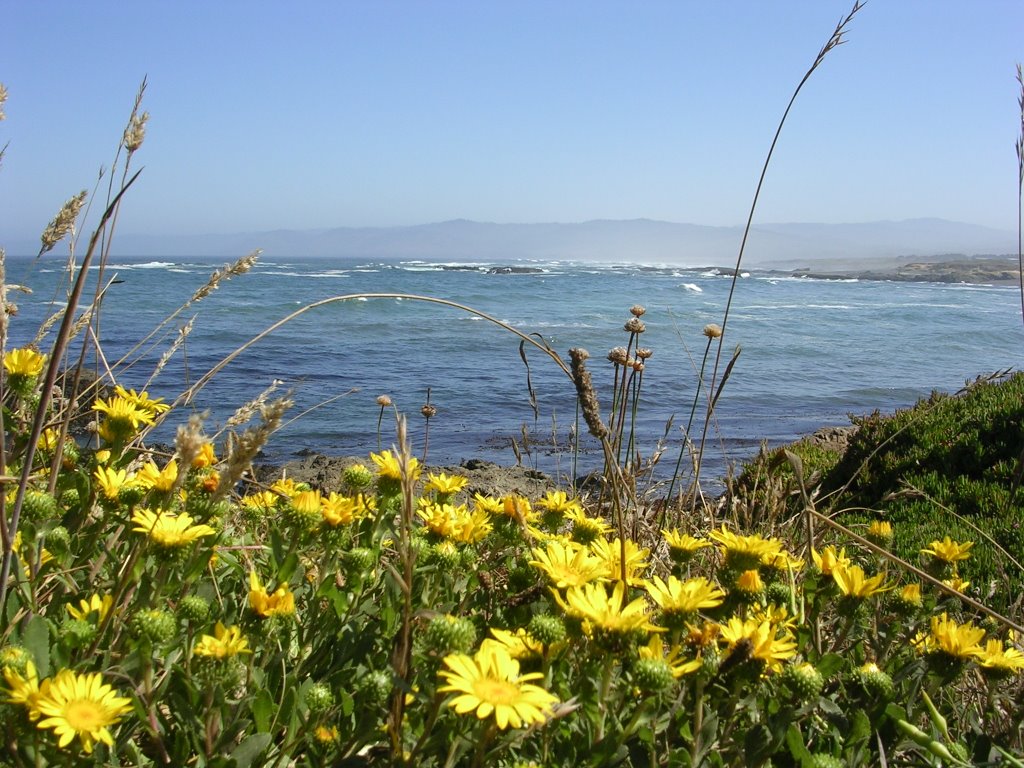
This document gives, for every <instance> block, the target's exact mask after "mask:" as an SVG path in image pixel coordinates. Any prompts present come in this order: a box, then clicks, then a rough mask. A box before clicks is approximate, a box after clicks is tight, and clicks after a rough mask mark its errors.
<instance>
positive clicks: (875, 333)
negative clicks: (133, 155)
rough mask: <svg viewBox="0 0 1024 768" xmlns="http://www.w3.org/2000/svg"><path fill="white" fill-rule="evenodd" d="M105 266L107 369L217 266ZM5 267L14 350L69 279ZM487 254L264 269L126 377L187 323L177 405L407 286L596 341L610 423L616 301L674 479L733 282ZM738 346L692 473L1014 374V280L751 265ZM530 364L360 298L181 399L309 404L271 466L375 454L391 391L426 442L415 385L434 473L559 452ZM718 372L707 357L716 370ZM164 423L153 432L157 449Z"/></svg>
mask: <svg viewBox="0 0 1024 768" xmlns="http://www.w3.org/2000/svg"><path fill="white" fill-rule="evenodd" d="M117 261H118V263H116V264H113V265H111V266H108V268H107V275H106V276H107V278H108V279H109V278H111V277H114V276H116V277H117V280H118V282H116V283H114V284H113V285H111V286H110V287H109V289H108V291H107V293H106V296H105V299H104V303H103V311H102V315H101V322H100V336H101V338H102V340H103V351H104V354H105V357H106V359H107V360H109V361H115V360H118V359H119V358H120V357H121V356H122V355H123V354H124V353H125V352H126V351H127V350H128V349H130V348H131V347H132V346H133V345H134V344H135V343H136V342H137V341H139V340H140V339H141V338H142V337H143V336H145V335H146V333H148V332H149V331H150V330H151V329H152V328H153V327H155V326H156V325H158V324H159V323H160V321H161V320H163V318H165V317H166V316H168V315H169V314H170V313H171V312H173V311H174V310H175V309H177V308H178V307H179V306H180V305H181V304H182V303H184V301H185V300H186V299H187V298H188V297H189V296H191V295H192V294H193V293H194V291H195V290H196V289H197V288H199V287H200V286H202V285H203V284H204V283H205V282H206V280H207V278H208V277H209V275H210V273H211V272H212V271H213V270H214V269H215V268H216V267H217V266H219V265H218V264H217V263H204V262H199V261H195V260H174V259H164V260H160V261H152V260H150V261H142V260H132V259H118V260H117ZM8 262H9V263H8V270H7V271H8V281H9V282H17V283H25V284H27V285H29V286H30V287H32V288H33V290H34V293H33V294H32V295H31V296H18V297H16V298H15V300H16V301H17V303H18V305H19V314H18V315H17V316H16V317H14V318H13V319H12V323H11V331H10V339H11V341H10V344H11V345H18V344H22V343H26V342H27V341H28V340H29V339H31V337H32V336H33V335H34V334H35V331H36V329H37V328H38V325H39V323H40V322H41V320H42V319H43V318H44V317H46V316H47V315H48V314H49V313H50V312H52V311H53V308H52V307H51V306H50V305H49V304H48V302H49V300H50V299H52V297H53V296H54V295H55V291H56V290H57V288H58V284H59V281H60V280H61V278H62V273H61V270H60V269H59V267H57V266H56V265H57V264H58V262H56V261H45V260H44V261H41V262H37V261H34V260H19V259H9V260H8ZM491 266H495V264H494V263H491V262H488V263H477V264H466V263H458V264H455V263H447V264H441V263H428V262H423V261H417V262H405V263H402V262H393V263H382V262H368V261H358V260H350V259H347V260H330V259H315V260H314V259H307V260H303V259H268V260H266V261H262V262H259V263H258V265H257V266H256V268H255V269H254V270H253V271H252V272H251V273H249V274H247V275H244V276H241V277H237V278H234V279H233V280H231V281H230V282H227V283H224V284H222V285H221V287H220V288H219V289H218V290H217V291H216V292H215V293H213V294H212V295H211V296H210V297H209V298H207V299H205V300H203V301H202V302H200V303H198V304H196V305H194V306H193V307H190V308H189V309H188V310H186V312H184V313H183V314H182V315H181V316H180V317H179V318H177V320H176V322H175V323H174V324H173V325H172V326H169V327H168V328H167V329H165V331H164V332H162V333H161V334H159V335H158V336H157V337H155V339H154V341H153V342H152V343H151V344H150V345H148V346H147V347H145V348H144V349H143V350H142V351H141V352H140V353H138V354H137V355H136V357H135V358H133V359H135V361H134V362H133V363H132V365H131V366H130V367H127V368H126V369H124V370H122V371H120V372H119V374H118V378H119V381H120V383H122V384H124V385H125V386H129V387H139V386H141V385H142V384H144V383H145V382H146V380H147V379H148V378H149V376H150V374H151V372H152V370H153V367H154V365H155V363H156V361H157V360H158V359H159V358H160V356H161V354H163V352H164V351H165V350H166V349H167V347H168V346H169V345H170V343H171V342H172V341H173V339H174V338H175V336H176V335H177V332H178V329H179V327H181V326H182V325H184V324H185V323H186V322H187V321H188V319H189V318H191V317H192V316H193V315H195V316H197V317H196V321H195V325H194V330H193V331H192V334H191V335H190V336H189V337H188V340H187V342H186V343H185V345H184V346H183V348H182V350H180V351H179V352H178V354H176V355H175V357H174V358H173V359H172V360H171V362H170V363H169V364H168V365H167V367H166V368H165V370H164V371H163V372H162V373H161V375H160V376H159V377H158V378H157V380H156V381H155V383H154V384H153V385H152V386H151V387H150V391H151V394H153V395H154V396H161V397H164V398H166V399H167V400H173V399H174V397H175V396H176V395H177V394H178V393H179V392H181V391H182V390H183V389H184V388H185V387H187V386H188V385H189V384H191V383H192V382H194V381H195V380H196V379H198V378H199V377H200V376H201V375H202V374H203V373H205V372H206V371H207V370H208V369H209V368H211V367H212V366H214V365H216V364H217V363H218V362H219V361H220V360H221V359H223V358H224V357H225V356H226V355H228V354H229V353H230V352H231V351H232V350H234V349H235V348H237V347H238V346H240V345H241V344H243V343H244V342H246V341H247V340H249V339H250V338H252V337H253V336H254V335H255V334H257V333H258V332H260V331H261V330H263V329H264V328H266V327H268V326H270V325H271V324H272V323H274V322H276V321H277V320H279V319H281V318H282V317H284V316H286V315H288V314H289V313H290V312H293V311H295V310H296V309H299V308H300V307H302V306H304V305H306V304H308V303H310V302H314V301H318V300H321V299H325V298H328V297H332V296H340V295H348V294H359V293H382V292H393V293H410V294H418V295H425V296H434V297H438V298H443V299H448V300H451V301H455V302H458V303H461V304H466V305H468V306H470V307H473V308H474V309H477V310H479V311H480V312H483V313H486V314H488V315H491V316H493V317H495V318H498V319H500V320H502V321H504V322H507V323H509V324H511V325H513V326H515V327H517V328H518V329H519V330H521V331H522V332H524V333H527V334H539V337H538V338H543V340H544V341H545V342H546V343H547V344H549V345H550V346H551V347H552V348H553V349H554V350H556V351H557V352H558V353H559V354H560V355H561V356H562V358H563V359H565V360H568V354H567V353H568V350H569V348H571V347H584V348H586V349H588V350H589V351H590V353H591V360H590V368H591V371H592V373H593V376H594V380H595V383H596V384H597V385H598V388H599V395H600V397H601V402H602V406H603V407H604V411H605V415H606V416H607V409H608V407H609V405H610V397H611V381H612V365H611V364H610V363H609V362H607V360H606V355H607V353H608V351H609V350H610V349H611V348H613V347H616V346H624V345H625V344H626V342H627V340H628V334H627V333H626V332H624V331H623V330H622V325H623V323H624V322H625V321H626V320H627V319H629V317H630V314H629V308H630V307H631V306H632V305H634V304H641V305H643V306H644V307H646V309H647V314H646V315H644V317H643V321H644V323H645V324H646V327H647V330H646V332H645V333H644V334H643V335H642V337H641V345H642V346H644V347H648V348H650V349H652V350H653V352H654V354H653V357H652V358H651V359H650V360H648V361H647V366H646V369H645V371H644V374H643V385H642V393H643V397H642V403H641V408H640V412H639V414H638V433H637V446H638V448H639V450H640V451H641V453H642V454H643V455H644V456H649V455H650V454H651V453H652V452H653V451H654V450H655V449H656V446H657V445H658V444H659V442H663V443H664V446H663V447H664V448H665V451H666V452H665V458H664V459H663V460H662V463H661V465H660V467H659V470H658V473H659V475H661V476H666V475H669V474H671V470H672V467H673V466H674V464H675V459H676V456H677V455H678V451H679V449H680V446H681V443H682V439H683V431H682V428H683V427H684V426H685V424H686V421H687V419H688V417H689V414H690V410H691V406H692V403H693V399H694V395H695V392H696V385H697V369H699V367H700V364H701V360H702V357H703V355H704V350H705V347H706V339H705V337H704V336H703V335H702V334H701V330H702V328H703V327H704V325H706V324H707V323H712V322H716V323H720V322H721V320H722V312H723V310H724V307H725V303H726V299H727V295H728V291H729V285H730V282H731V278H729V277H725V276H722V275H719V274H717V273H715V271H713V270H707V269H683V268H673V267H670V266H663V265H635V264H625V263H623V264H612V265H595V264H578V263H568V262H516V263H515V266H520V267H531V268H535V269H541V270H543V271H542V272H539V273H533V274H488V273H487V269H488V268H489V267H491ZM504 266H507V264H506V265H504ZM446 267H447V268H446ZM453 267H458V268H453ZM58 295H59V294H58ZM48 342H52V336H51V337H50V338H49V339H48ZM736 345H740V346H741V348H742V351H741V354H740V356H739V360H738V362H737V364H736V366H735V368H734V370H733V372H732V375H731V377H730V379H729V381H728V382H727V383H726V385H725V389H724V391H723V394H722V397H721V399H720V401H719V403H718V408H717V412H716V418H715V420H714V423H713V424H711V425H709V429H708V439H709V442H708V447H707V449H706V454H705V471H704V472H703V473H702V476H704V477H715V476H721V475H722V474H723V473H724V472H725V471H726V468H727V466H728V465H729V463H730V462H737V461H741V460H743V459H746V458H749V457H750V456H751V455H753V454H754V453H756V451H757V448H758V446H759V444H760V442H761V441H762V440H766V441H767V442H768V443H769V444H771V445H777V444H779V443H782V442H785V441H789V440H792V439H794V438H795V437H797V436H799V435H801V434H805V433H808V432H811V431H814V430H815V429H818V428H819V427H822V426H827V425H840V424H846V423H848V422H849V419H848V415H849V414H860V413H866V412H870V411H873V410H875V409H879V410H882V411H890V410H893V409H896V408H902V407H907V406H909V405H912V404H913V403H914V402H915V401H916V400H917V399H918V398H920V397H922V396H926V395H927V394H929V393H930V392H931V391H932V390H936V389H937V390H942V391H955V390H957V389H959V388H960V387H961V386H963V385H964V383H965V381H967V380H972V379H974V378H975V377H976V376H978V375H984V374H988V373H992V372H994V371H997V370H1002V369H1005V368H1011V367H1017V366H1019V363H1020V360H1021V354H1022V351H1024V332H1022V326H1021V320H1020V296H1019V292H1018V290H1017V289H1015V288H1006V287H987V286H967V285H946V284H935V283H897V282H868V281H849V280H842V281H825V280H811V279H795V278H786V277H779V276H778V275H771V274H768V273H759V272H757V271H756V270H751V272H750V273H749V275H748V276H746V277H743V278H741V279H740V280H739V281H738V284H737V290H736V295H735V297H734V299H733V308H732V315H731V317H730V319H729V322H728V325H727V329H726V335H725V349H724V351H723V355H722V360H721V363H720V366H719V376H721V371H722V370H724V367H725V364H726V362H727V360H728V358H729V356H730V355H731V354H732V351H733V349H734V348H735V346H736ZM714 351H715V348H714V347H712V355H713V354H714ZM526 355H527V360H528V361H529V376H530V381H531V383H532V385H533V389H534V391H535V392H536V403H537V412H536V414H535V412H534V410H533V408H532V406H531V403H530V393H529V390H528V387H527V367H526V366H525V365H524V363H523V361H522V360H521V358H520V353H519V339H518V338H517V337H515V336H513V335H512V334H510V333H508V332H507V331H504V330H502V329H500V328H499V327H497V326H496V325H494V324H492V323H490V322H487V321H485V320H483V319H481V318H479V317H477V316H474V315H470V314H467V313H464V312H460V311H458V310H455V309H452V308H449V307H443V306H438V305H434V304H428V303H424V302H418V301H412V300H394V299H352V300H347V301H343V302H337V303H332V304H329V305H327V306H324V307H321V308H319V309H317V310H314V311H312V312H309V313H307V314H305V315H303V316H301V317H299V318H297V319H296V320H294V321H293V322H291V323H289V324H287V325H285V326H284V327H282V328H281V329H280V330H278V331H277V332H275V333H274V334H272V335H271V336H269V337H268V338H266V339H263V340H261V341H260V342H258V343H257V344H256V345H255V346H254V347H252V348H251V349H249V350H247V351H246V352H245V353H243V354H242V355H241V356H240V357H239V358H238V359H237V360H236V361H234V362H233V363H231V364H230V365H229V366H227V367H226V368H225V369H224V370H223V371H222V372H221V373H219V374H218V375H217V376H216V377H215V378H214V380H213V381H212V383H211V384H210V385H208V386H207V387H206V388H205V389H204V390H203V391H202V392H201V394H200V395H199V398H198V400H197V402H196V405H195V408H196V410H197V411H200V412H203V411H208V412H209V414H210V415H209V422H208V431H210V432H213V431H215V429H216V428H217V427H218V426H220V425H221V424H222V423H223V422H224V420H225V419H227V418H228V417H229V416H230V415H231V413H233V412H234V410H235V409H236V408H237V407H238V406H240V405H241V404H243V403H244V402H246V401H248V400H249V399H251V398H253V397H255V396H256V395H257V394H258V393H259V392H260V391H261V390H263V389H264V388H265V387H267V386H269V385H270V383H271V382H272V381H273V380H275V379H280V380H281V381H282V382H283V385H282V389H291V390H292V391H293V396H294V399H295V401H296V405H295V408H294V409H293V411H292V412H291V416H297V415H298V414H300V413H303V412H304V411H307V410H308V409H314V410H312V411H310V412H309V413H308V414H306V415H304V416H303V417H302V418H299V419H297V420H296V421H294V422H293V423H291V424H289V425H288V426H287V427H286V428H285V429H284V430H283V431H282V432H280V433H279V434H278V435H276V436H275V437H274V439H273V440H272V442H271V444H270V445H269V446H268V448H267V451H266V456H265V459H266V460H268V461H278V460H282V459H286V458H288V457H289V456H291V455H292V454H294V453H295V452H297V451H300V450H304V449H306V450H315V451H318V452H322V453H326V454H332V455H364V454H366V453H367V452H368V451H370V450H376V448H377V434H376V424H377V418H378V415H379V412H380V409H379V407H378V406H377V404H376V397H377V395H379V394H383V393H386V394H388V395H390V396H391V398H392V399H393V400H394V402H395V404H396V405H397V406H398V407H399V408H400V409H401V410H402V411H403V412H405V413H406V414H407V415H408V417H409V423H410V434H411V437H412V440H413V445H414V448H415V450H416V451H417V452H418V453H419V452H421V451H422V447H423V418H422V417H421V416H420V406H421V405H423V403H424V402H425V401H426V392H427V389H428V388H429V389H430V392H431V394H430V401H431V403H432V404H433V405H435V406H436V407H437V409H438V412H437V415H436V416H435V417H434V418H433V419H432V420H431V423H430V441H429V456H428V459H429V461H430V463H436V464H445V463H458V462H460V461H462V460H464V459H468V458H486V459H490V460H493V461H498V462H503V463H513V462H514V461H515V456H514V454H513V451H512V449H511V443H512V440H513V439H515V440H517V441H519V442H520V443H521V440H522V438H521V434H522V429H523V426H524V425H526V428H527V429H528V430H529V431H530V432H531V433H533V434H534V435H535V437H537V438H539V439H541V440H546V441H547V442H550V441H551V436H552V433H557V435H558V440H559V442H560V443H563V444H564V443H566V442H567V441H568V438H569V431H570V428H571V427H572V425H573V422H574V421H575V417H576V414H575V390H574V388H573V386H572V383H571V382H570V381H569V379H568V378H567V377H566V376H565V374H564V373H563V372H562V371H561V370H560V369H559V368H558V367H557V366H556V365H555V364H554V363H553V362H552V361H551V360H549V359H548V358H547V357H546V356H545V355H544V354H543V353H541V352H540V351H539V350H536V349H529V348H528V349H527V352H526ZM713 364H714V361H713V358H712V359H710V360H709V362H708V366H707V375H708V377H710V374H711V370H712V367H713ZM702 397H703V396H702ZM332 398H333V399H332ZM328 400H330V402H327V403H325V401H328ZM321 403H325V404H323V405H320V404H321ZM318 405H319V407H317V406H318ZM703 413H704V401H703V400H702V402H701V405H699V406H698V408H697V416H696V419H695V422H694V427H693V430H692V433H691V434H692V436H693V438H694V439H695V440H696V439H699V437H700V434H701V432H702V430H703ZM184 417H185V414H184V413H182V415H181V417H180V419H181V420H183V419H184ZM670 417H672V418H673V422H672V425H671V428H669V429H668V431H667V432H666V424H667V422H668V420H669V418H670ZM176 423H179V422H177V421H175V422H171V423H169V424H168V425H167V426H165V427H163V428H162V429H161V430H160V432H159V433H158V434H156V435H154V439H158V440H159V439H163V440H169V439H170V437H171V435H172V434H173V427H174V425H175V424H176ZM384 424H385V430H384V446H385V447H387V446H389V445H390V444H391V442H392V441H393V440H394V429H393V419H389V418H388V416H387V415H385V420H384ZM581 429H582V431H583V432H584V434H583V435H581V436H580V438H581V439H580V455H579V465H578V470H579V471H583V470H586V469H591V468H594V467H595V466H596V465H597V464H599V461H600V457H599V451H598V450H597V447H596V444H595V443H594V442H593V441H592V440H591V439H590V438H589V436H587V435H586V434H585V432H586V430H585V426H582V424H581ZM523 460H524V462H529V463H533V464H536V465H538V467H539V468H541V469H544V470H546V471H549V472H554V471H558V472H563V473H567V472H569V471H570V470H571V468H572V455H571V452H570V451H569V450H568V449H566V448H564V447H563V450H561V451H559V452H554V453H552V452H550V450H547V449H545V447H544V446H542V445H535V446H533V447H532V448H531V449H530V453H529V454H524V458H523Z"/></svg>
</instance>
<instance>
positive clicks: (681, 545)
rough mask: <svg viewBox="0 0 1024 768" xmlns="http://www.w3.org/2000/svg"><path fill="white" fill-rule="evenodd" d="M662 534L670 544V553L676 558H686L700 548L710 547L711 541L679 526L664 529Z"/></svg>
mask: <svg viewBox="0 0 1024 768" xmlns="http://www.w3.org/2000/svg"><path fill="white" fill-rule="evenodd" d="M661 533H662V536H664V537H665V543H666V544H668V550H669V554H671V555H672V556H673V557H674V558H676V559H681V560H685V559H687V558H690V557H692V556H693V555H694V554H695V553H696V552H697V551H698V550H701V549H704V547H710V546H711V542H710V541H708V540H707V539H698V538H696V537H694V536H691V535H690V534H688V533H683V532H682V531H680V530H679V529H678V528H669V529H666V530H663V531H662V532H661Z"/></svg>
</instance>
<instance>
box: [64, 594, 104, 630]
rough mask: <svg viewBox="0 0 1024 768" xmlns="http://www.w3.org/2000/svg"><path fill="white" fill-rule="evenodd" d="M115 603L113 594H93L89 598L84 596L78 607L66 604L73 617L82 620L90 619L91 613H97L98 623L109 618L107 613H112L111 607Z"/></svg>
mask: <svg viewBox="0 0 1024 768" xmlns="http://www.w3.org/2000/svg"><path fill="white" fill-rule="evenodd" d="M113 605H114V596H113V595H92V596H90V597H89V599H88V600H85V599H84V598H83V599H82V600H79V601H78V608H75V607H74V606H73V605H66V606H64V607H65V608H66V609H67V612H68V613H69V614H71V617H72V618H75V619H79V620H80V621H88V620H89V614H91V613H95V614H96V621H97V623H99V622H102V621H103V620H104V619H105V618H107V614H109V613H110V609H111V608H112V607H113Z"/></svg>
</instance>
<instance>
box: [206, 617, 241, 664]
mask: <svg viewBox="0 0 1024 768" xmlns="http://www.w3.org/2000/svg"><path fill="white" fill-rule="evenodd" d="M192 652H193V653H194V654H196V655H197V656H207V657H209V658H214V659H226V658H228V657H230V656H239V655H241V654H243V653H252V651H251V650H250V648H249V641H248V640H246V639H245V638H244V637H242V630H241V629H240V628H239V627H237V626H233V627H225V626H224V625H223V624H222V623H220V622H219V621H218V622H217V626H216V627H214V628H213V635H203V636H202V637H201V638H199V642H198V643H196V646H195V648H194V649H193V651H192Z"/></svg>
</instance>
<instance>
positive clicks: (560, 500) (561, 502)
mask: <svg viewBox="0 0 1024 768" xmlns="http://www.w3.org/2000/svg"><path fill="white" fill-rule="evenodd" d="M537 506H538V507H541V508H543V509H546V510H547V511H548V512H561V513H562V514H563V515H566V514H568V513H569V512H572V511H574V510H577V509H582V506H581V505H580V503H579V502H578V501H577V500H576V499H570V498H569V497H568V496H566V494H565V491H548V492H547V493H546V494H544V497H543V498H541V499H538V500H537Z"/></svg>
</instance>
